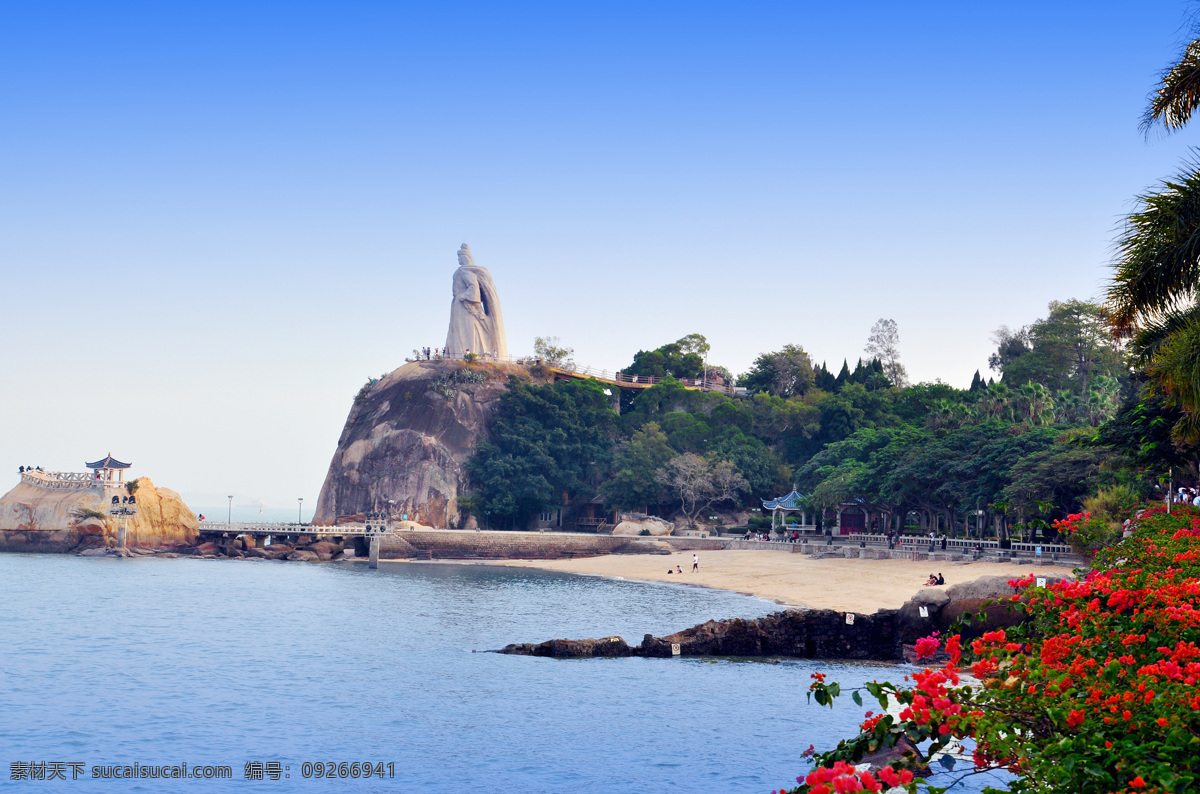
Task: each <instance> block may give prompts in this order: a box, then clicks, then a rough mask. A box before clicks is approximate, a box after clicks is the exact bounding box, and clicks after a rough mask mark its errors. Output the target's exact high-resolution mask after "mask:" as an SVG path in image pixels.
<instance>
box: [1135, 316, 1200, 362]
mask: <svg viewBox="0 0 1200 794" xmlns="http://www.w3.org/2000/svg"><path fill="white" fill-rule="evenodd" d="M1196 322H1200V305H1197V306H1191V307H1190V308H1187V309H1184V310H1182V311H1176V312H1169V313H1167V314H1164V315H1163V316H1162V317H1159V318H1156V319H1154V320H1152V321H1150V322H1148V323H1146V324H1145V325H1143V326H1142V327H1141V328H1139V329H1138V330H1137V332H1136V333H1135V334H1134V335H1133V339H1132V340H1130V345H1129V352H1130V355H1131V356H1132V359H1133V363H1134V364H1135V365H1138V366H1146V365H1148V364H1149V363H1150V362H1151V361H1153V360H1154V358H1155V357H1156V356H1157V355H1158V354H1159V353H1160V352H1161V351H1162V348H1163V347H1164V345H1166V344H1167V343H1168V342H1170V341H1171V338H1172V336H1173V335H1174V334H1176V333H1178V332H1180V331H1182V330H1183V329H1185V328H1187V327H1188V326H1189V325H1190V324H1193V323H1196Z"/></svg>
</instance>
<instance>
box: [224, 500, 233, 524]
mask: <svg viewBox="0 0 1200 794" xmlns="http://www.w3.org/2000/svg"><path fill="white" fill-rule="evenodd" d="M225 498H226V499H228V500H229V512H228V513H226V514H225V523H226V524H232V523H233V494H230V495H229V496H226V497H225Z"/></svg>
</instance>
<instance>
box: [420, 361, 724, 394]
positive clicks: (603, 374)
mask: <svg viewBox="0 0 1200 794" xmlns="http://www.w3.org/2000/svg"><path fill="white" fill-rule="evenodd" d="M473 355H475V354H473ZM476 358H477V360H479V361H482V362H493V363H506V364H520V365H522V366H526V367H532V366H536V365H538V364H542V365H544V366H546V367H548V368H550V369H551V370H554V371H555V372H557V373H560V374H563V375H567V376H569V377H581V378H595V379H596V380H602V381H607V382H609V383H614V384H617V385H621V384H625V385H627V386H638V387H640V386H645V387H647V388H649V387H651V386H656V385H658V384H659V383H662V382H663V381H664V380H666V378H659V377H655V376H653V375H626V374H625V373H623V372H620V371H619V370H608V369H597V368H596V367H590V366H583V367H580V366H576V365H575V364H574V363H569V364H568V363H560V364H551V363H549V362H545V361H543V360H542V359H539V358H537V357H535V356H493V355H492V354H490V353H480V354H477V355H476ZM409 360H410V361H462V360H463V357H462V356H446V355H441V356H430V357H429V358H428V359H427V358H424V357H423V356H422V357H421V358H413V359H409ZM675 380H676V381H678V382H679V383H680V384H681V385H682V386H683V387H684V388H685V389H698V390H701V391H717V392H722V393H723V394H737V393H738V389H737V387H736V386H731V385H729V384H727V383H725V382H724V381H723V380H718V379H716V378H711V377H710V378H676V379H675Z"/></svg>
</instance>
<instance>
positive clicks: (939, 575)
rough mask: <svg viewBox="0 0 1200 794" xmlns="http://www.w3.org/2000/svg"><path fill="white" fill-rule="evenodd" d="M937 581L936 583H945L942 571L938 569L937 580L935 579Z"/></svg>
mask: <svg viewBox="0 0 1200 794" xmlns="http://www.w3.org/2000/svg"><path fill="white" fill-rule="evenodd" d="M937 583H938V584H945V583H946V577H944V576H942V572H941V571H938V580H937Z"/></svg>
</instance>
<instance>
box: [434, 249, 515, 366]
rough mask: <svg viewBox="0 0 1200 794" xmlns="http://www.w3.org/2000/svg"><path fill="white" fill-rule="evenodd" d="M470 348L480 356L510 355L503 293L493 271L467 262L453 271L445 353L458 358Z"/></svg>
mask: <svg viewBox="0 0 1200 794" xmlns="http://www.w3.org/2000/svg"><path fill="white" fill-rule="evenodd" d="M468 350H469V351H471V352H472V353H475V354H477V355H489V356H490V355H492V354H495V355H497V356H499V357H500V358H501V359H504V358H507V357H508V343H507V342H506V341H505V336H504V316H503V315H502V314H501V313H500V295H499V293H497V292H496V283H495V282H494V281H492V274H491V273H489V272H488V269H487V268H486V267H479V266H478V265H464V266H462V267H459V269H458V270H456V271H454V302H453V303H452V304H451V305H450V331H449V333H448V334H446V355H448V356H452V357H459V356H462V355H464V354H465V353H466V352H467V351H468Z"/></svg>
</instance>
